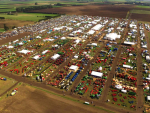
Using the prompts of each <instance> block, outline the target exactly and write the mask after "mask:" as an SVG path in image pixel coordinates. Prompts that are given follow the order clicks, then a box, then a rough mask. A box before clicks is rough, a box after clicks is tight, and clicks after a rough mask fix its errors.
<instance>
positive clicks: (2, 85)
mask: <svg viewBox="0 0 150 113" xmlns="http://www.w3.org/2000/svg"><path fill="white" fill-rule="evenodd" d="M0 77H4V78H6V79H7V80H6V81H4V80H0V94H2V93H3V92H5V91H6V90H7V89H8V88H10V87H11V86H12V85H13V84H15V83H16V81H15V80H13V79H11V78H7V77H5V76H3V75H0Z"/></svg>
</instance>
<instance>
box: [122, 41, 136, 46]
mask: <svg viewBox="0 0 150 113" xmlns="http://www.w3.org/2000/svg"><path fill="white" fill-rule="evenodd" d="M124 44H128V45H135V42H127V41H124Z"/></svg>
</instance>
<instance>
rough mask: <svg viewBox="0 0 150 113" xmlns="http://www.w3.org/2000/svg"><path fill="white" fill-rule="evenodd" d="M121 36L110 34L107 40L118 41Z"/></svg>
mask: <svg viewBox="0 0 150 113" xmlns="http://www.w3.org/2000/svg"><path fill="white" fill-rule="evenodd" d="M120 37H121V35H117V33H109V34H106V39H108V40H116V39H117V38H120Z"/></svg>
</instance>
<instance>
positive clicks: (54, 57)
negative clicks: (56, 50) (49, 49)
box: [51, 54, 60, 60]
mask: <svg viewBox="0 0 150 113" xmlns="http://www.w3.org/2000/svg"><path fill="white" fill-rule="evenodd" d="M59 57H60V55H59V54H54V55H53V56H52V57H51V59H53V60H56V59H57V58H59Z"/></svg>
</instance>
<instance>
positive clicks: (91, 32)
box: [87, 30, 95, 35]
mask: <svg viewBox="0 0 150 113" xmlns="http://www.w3.org/2000/svg"><path fill="white" fill-rule="evenodd" d="M94 33H95V31H94V30H90V31H89V32H87V34H89V35H93V34H94Z"/></svg>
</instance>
